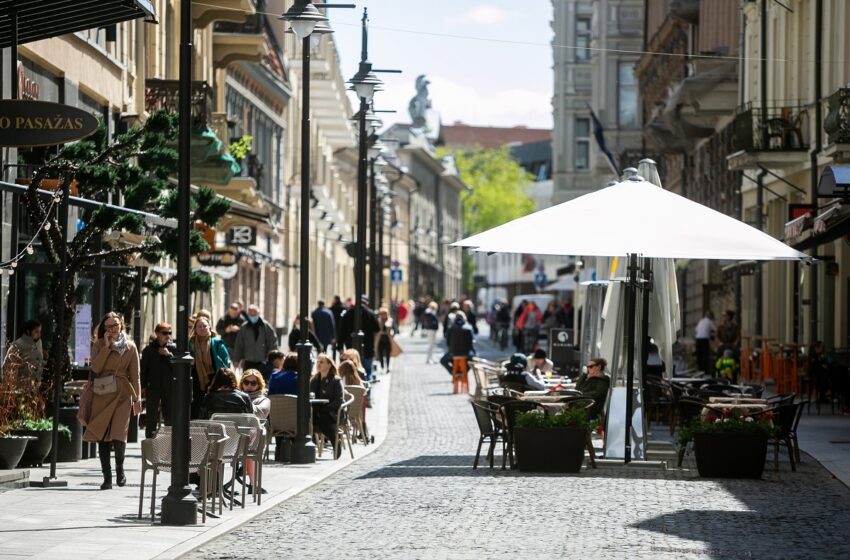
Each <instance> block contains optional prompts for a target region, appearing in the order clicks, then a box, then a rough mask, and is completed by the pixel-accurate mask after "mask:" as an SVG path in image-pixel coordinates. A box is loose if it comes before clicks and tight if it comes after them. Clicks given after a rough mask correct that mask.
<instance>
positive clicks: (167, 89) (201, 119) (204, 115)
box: [145, 79, 213, 129]
mask: <svg viewBox="0 0 850 560" xmlns="http://www.w3.org/2000/svg"><path fill="white" fill-rule="evenodd" d="M179 93H180V82H179V81H178V80H157V79H150V80H146V81H145V110H147V111H149V112H150V111H156V110H157V109H168V110H169V111H174V112H177V110H178V108H179V105H178V101H179ZM212 94H213V90H212V88H211V87H210V85H209V84H208V83H206V82H202V81H196V82H192V126H193V127H194V128H196V129H204V128H207V126H209V125H210V123H211V122H212V106H213V105H212V103H213V102H212Z"/></svg>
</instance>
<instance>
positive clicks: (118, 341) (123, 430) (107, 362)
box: [83, 312, 142, 490]
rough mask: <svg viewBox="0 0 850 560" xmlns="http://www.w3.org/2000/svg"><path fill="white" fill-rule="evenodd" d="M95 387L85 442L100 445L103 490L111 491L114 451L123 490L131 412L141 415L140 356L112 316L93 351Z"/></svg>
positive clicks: (98, 333) (102, 324)
mask: <svg viewBox="0 0 850 560" xmlns="http://www.w3.org/2000/svg"><path fill="white" fill-rule="evenodd" d="M91 355H92V358H91V371H92V383H94V389H95V395H94V398H93V400H92V405H91V417H90V419H89V421H88V423H87V424H86V433H85V435H84V436H83V439H84V440H85V441H91V442H97V451H98V455H100V468H101V470H102V471H103V484H101V485H100V489H101V490H108V489H110V488H112V468H111V464H110V457H109V456H110V446H111V447H113V448H114V449H115V477H116V482H117V484H118V486H124V485H125V484H126V483H127V478H126V477H125V476H124V452H125V451H126V449H127V430H128V428H129V426H130V411H131V409H132V411H133V412H134V413H135V414H138V413H139V412H140V411H141V408H142V407H141V403H140V401H139V399H140V398H141V393H142V390H141V387H140V386H139V352H138V350H137V349H136V345H135V344H133V341H132V340H130V339H129V338H127V336H126V334H125V333H124V320H123V319H122V317H121V316H120V315H118V314H117V313H114V312H109V313H107V314H106V315H104V317H103V319H101V321H100V324H98V326H97V331H96V332H95V336H94V340H93V341H92V350H91Z"/></svg>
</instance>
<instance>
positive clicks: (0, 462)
mask: <svg viewBox="0 0 850 560" xmlns="http://www.w3.org/2000/svg"><path fill="white" fill-rule="evenodd" d="M30 439H35V438H29V437H22V436H9V437H0V470H4V469H14V468H15V467H17V466H18V461H20V460H21V456H22V455H23V454H24V450H25V449H26V447H27V443H28V442H29V441H30Z"/></svg>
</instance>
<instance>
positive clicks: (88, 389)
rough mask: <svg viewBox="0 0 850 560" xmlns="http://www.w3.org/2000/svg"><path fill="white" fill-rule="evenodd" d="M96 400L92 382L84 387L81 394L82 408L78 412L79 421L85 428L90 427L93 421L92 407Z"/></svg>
mask: <svg viewBox="0 0 850 560" xmlns="http://www.w3.org/2000/svg"><path fill="white" fill-rule="evenodd" d="M93 400H94V390H93V387H92V383H91V381H89V382H88V383H86V385H85V387H83V392H82V393H81V394H80V408H79V410H77V420H79V421H80V424H82V425H83V426H88V423H89V420H91V405H92V401H93Z"/></svg>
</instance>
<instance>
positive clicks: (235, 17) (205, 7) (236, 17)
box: [192, 0, 256, 29]
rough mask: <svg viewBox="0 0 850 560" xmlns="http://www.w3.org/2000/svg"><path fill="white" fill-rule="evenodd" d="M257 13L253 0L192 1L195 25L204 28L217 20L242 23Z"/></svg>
mask: <svg viewBox="0 0 850 560" xmlns="http://www.w3.org/2000/svg"><path fill="white" fill-rule="evenodd" d="M255 13H256V7H255V6H254V1H253V0H203V1H195V2H192V19H193V20H195V21H194V23H195V27H196V28H198V29H203V28H204V27H206V26H208V25H209V24H211V23H213V22H216V21H227V22H231V23H242V22H243V21H245V17H246V16H251V15H254V14H255Z"/></svg>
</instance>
